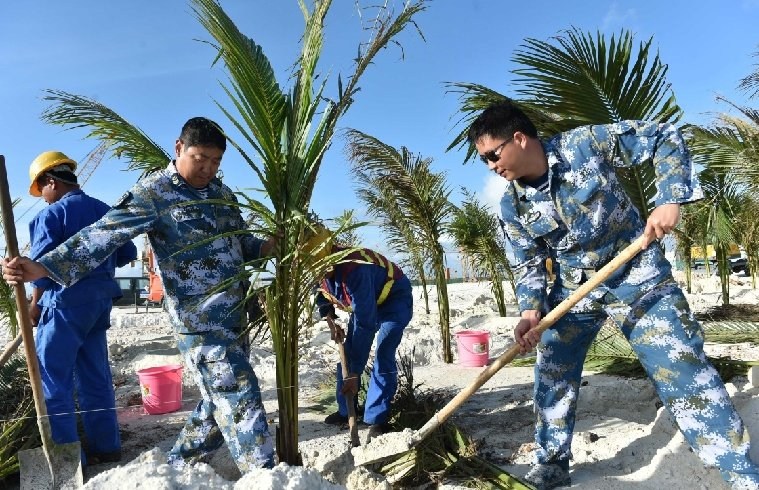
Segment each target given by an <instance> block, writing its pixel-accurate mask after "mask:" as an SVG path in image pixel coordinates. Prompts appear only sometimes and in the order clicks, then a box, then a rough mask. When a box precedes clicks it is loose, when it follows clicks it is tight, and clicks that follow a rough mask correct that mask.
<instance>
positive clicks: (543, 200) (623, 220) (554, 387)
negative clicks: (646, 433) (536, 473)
mask: <svg viewBox="0 0 759 490" xmlns="http://www.w3.org/2000/svg"><path fill="white" fill-rule="evenodd" d="M543 148H544V150H545V154H546V157H547V160H548V175H547V177H548V185H549V188H548V190H547V191H546V192H540V191H538V190H536V189H534V188H532V187H529V186H527V185H524V184H521V183H520V182H518V181H513V182H511V183H510V184H509V186H508V188H507V190H506V192H505V194H504V196H503V199H502V200H501V208H502V213H503V219H504V221H505V223H506V228H505V229H506V233H507V235H508V237H509V242H510V244H511V245H512V248H513V252H514V265H515V269H516V270H517V272H518V274H519V275H520V277H519V280H518V282H517V300H518V302H519V306H520V310H522V311H524V310H541V311H543V312H545V311H547V310H550V309H551V308H552V307H554V306H556V305H557V304H558V303H559V302H561V301H562V300H563V299H565V298H566V297H567V296H569V295H570V294H571V293H572V292H573V291H574V290H575V289H576V288H577V287H578V286H579V285H580V284H582V283H583V282H585V281H586V280H587V278H588V277H590V276H592V275H593V274H594V273H595V271H596V270H598V269H600V268H601V267H602V266H603V265H605V264H606V263H607V262H608V261H609V260H610V259H612V258H613V257H614V256H615V255H616V254H617V253H618V252H619V251H621V250H622V249H623V248H624V247H625V246H627V245H628V244H629V243H631V242H632V241H633V240H634V239H635V238H636V237H637V236H639V235H640V234H641V233H642V232H643V229H644V228H645V222H644V220H643V219H642V218H641V216H640V215H639V213H638V212H637V210H636V208H635V207H634V206H633V205H632V203H631V202H630V200H629V198H628V197H627V195H626V194H625V192H624V191H623V189H622V187H621V185H620V182H619V180H618V177H617V173H616V172H615V169H614V168H613V167H629V166H632V165H636V166H641V168H643V166H647V168H648V169H649V170H652V171H654V172H655V175H656V179H655V180H656V189H655V196H654V200H655V204H656V206H659V205H662V204H667V203H685V202H689V201H693V200H697V199H700V198H701V197H702V194H701V189H700V186H699V184H698V182H697V180H696V179H695V177H694V176H693V175H692V168H691V161H690V157H689V155H688V152H687V149H686V147H685V143H684V141H683V139H682V136H681V135H680V133H679V132H678V131H677V130H676V129H675V128H674V127H672V126H670V125H666V124H665V125H659V124H653V123H643V122H635V121H627V122H622V123H618V124H614V125H605V126H585V127H580V128H577V129H575V130H572V131H569V132H566V133H562V134H560V135H558V136H556V137H554V138H552V139H550V140H548V141H544V142H543ZM621 171H624V170H623V169H622V170H621ZM548 257H551V258H552V259H553V262H554V264H555V265H554V272H555V274H556V281H555V283H554V285H553V286H552V287H551V288H550V290H549V289H548V287H547V286H548V285H547V274H546V267H545V259H546V258H548ZM607 315H608V316H609V317H610V318H612V319H613V320H614V321H615V322H616V323H617V324H618V325H619V326H620V328H621V329H622V332H623V333H624V334H625V336H626V337H627V338H628V340H629V341H630V344H631V345H632V348H633V349H634V350H635V352H636V354H637V355H638V357H639V359H640V361H641V363H642V364H643V366H644V367H645V369H646V371H647V373H648V375H649V377H650V378H651V380H652V381H653V383H654V386H655V388H656V390H657V393H658V394H659V396H660V398H661V400H662V401H663V402H664V405H665V406H666V407H667V408H668V409H669V411H670V412H671V413H672V414H673V415H674V416H675V418H676V419H677V423H678V425H679V426H680V429H681V430H682V432H683V434H684V435H685V437H686V439H687V441H688V443H689V444H690V445H691V447H693V449H694V450H695V451H696V453H697V454H698V455H699V457H701V459H702V460H703V461H704V462H705V463H707V464H710V465H716V466H718V467H719V468H720V471H721V472H722V476H723V477H724V478H725V479H726V480H727V481H729V482H734V484H736V485H738V488H740V484H741V482H742V483H745V484H746V485H756V484H759V468H758V467H757V465H755V464H754V463H752V462H751V461H750V459H749V458H748V450H749V441H748V433H747V431H745V429H744V426H743V423H742V421H741V419H740V416H739V415H738V414H737V412H736V411H735V409H734V408H733V405H732V403H731V401H730V399H729V397H728V394H727V392H726V391H725V388H724V385H723V383H722V381H721V380H720V378H719V376H718V374H717V372H716V371H715V370H714V368H713V367H712V366H711V365H710V364H709V363H708V362H707V360H706V357H705V355H704V352H703V341H704V339H703V333H702V330H701V327H700V325H699V324H698V323H697V322H696V320H695V319H694V317H693V314H692V313H691V311H690V308H689V306H688V303H687V301H686V298H685V296H684V295H683V293H682V291H681V290H680V288H679V287H678V286H677V285H676V283H675V282H674V280H673V278H672V273H671V269H670V265H669V262H668V261H667V260H666V259H665V258H664V253H663V250H662V248H661V247H660V245H659V244H658V243H654V244H652V245H650V246H649V247H648V248H647V249H646V250H644V251H642V252H641V253H639V254H638V256H637V257H636V258H634V259H633V260H632V261H631V262H630V263H628V264H627V265H626V266H624V267H623V268H622V269H621V270H618V271H617V272H616V273H615V274H613V275H612V276H611V277H610V278H609V279H607V280H606V281H605V282H604V283H603V284H602V285H601V286H600V287H599V288H597V289H596V290H595V291H593V292H592V293H591V294H590V295H589V296H588V297H586V298H585V299H584V300H582V301H580V302H579V303H578V304H577V305H576V306H575V307H574V308H573V309H572V310H571V311H570V313H568V314H567V315H565V316H564V317H563V318H562V319H561V320H559V321H558V322H557V323H556V325H555V326H554V328H552V329H549V330H547V331H546V332H544V334H543V336H542V338H541V343H540V345H539V347H538V361H537V364H536V367H535V409H536V442H537V444H538V446H539V449H538V450H537V460H538V462H539V463H547V462H559V463H563V464H568V460H569V459H570V458H571V443H572V432H573V428H574V423H575V409H576V404H577V396H578V392H579V386H580V378H581V374H582V364H583V361H584V359H585V355H586V353H587V350H588V347H589V346H590V344H591V342H592V340H593V338H594V337H595V335H596V334H597V333H598V330H599V329H600V327H601V325H602V323H603V322H604V320H605V318H606V317H607ZM747 488H756V487H755V486H748V487H747Z"/></svg>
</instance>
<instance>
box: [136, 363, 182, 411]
mask: <svg viewBox="0 0 759 490" xmlns="http://www.w3.org/2000/svg"><path fill="white" fill-rule="evenodd" d="M137 377H138V378H139V380H140V390H141V391H142V406H143V407H144V408H145V411H146V412H147V413H149V414H151V415H156V414H159V413H168V412H176V411H177V410H179V409H180V408H181V407H182V366H181V365H179V364H170V365H168V366H157V367H151V368H146V369H140V370H139V371H137Z"/></svg>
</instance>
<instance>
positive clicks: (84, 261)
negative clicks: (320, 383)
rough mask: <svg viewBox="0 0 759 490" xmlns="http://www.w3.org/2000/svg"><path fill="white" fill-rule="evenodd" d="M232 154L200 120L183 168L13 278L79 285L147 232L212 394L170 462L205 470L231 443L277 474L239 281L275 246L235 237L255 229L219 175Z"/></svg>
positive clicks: (16, 268)
mask: <svg viewBox="0 0 759 490" xmlns="http://www.w3.org/2000/svg"><path fill="white" fill-rule="evenodd" d="M225 150H226V137H225V136H224V133H223V132H222V131H221V129H220V128H219V126H218V125H217V124H216V123H214V122H213V121H210V120H209V119H206V118H203V117H195V118H191V119H190V120H188V121H187V122H186V123H185V124H184V126H183V127H182V130H181V133H180V135H179V138H178V139H177V140H176V143H175V146H174V151H175V155H176V159H175V160H172V161H170V162H169V163H168V166H167V167H166V168H165V169H164V170H161V171H157V172H154V173H152V174H150V175H148V176H147V177H145V178H143V179H141V180H140V181H139V182H137V184H135V185H134V186H133V187H132V188H131V189H130V190H129V191H128V192H127V193H126V194H124V195H123V196H122V197H121V199H119V200H118V202H117V203H116V204H115V205H114V206H113V208H112V209H111V210H110V211H109V212H108V213H106V215H105V216H104V217H103V218H102V219H101V220H100V221H98V222H97V223H95V224H94V225H92V226H89V227H87V228H85V229H83V230H82V231H81V232H79V233H78V234H76V235H74V236H73V237H72V238H70V239H69V240H67V241H66V242H64V243H63V244H62V245H59V246H58V247H56V248H55V249H53V250H51V251H49V252H47V253H46V254H45V255H43V256H41V257H39V258H38V260H37V261H36V262H35V261H30V260H29V259H28V258H24V257H19V258H16V259H13V260H11V261H9V260H7V259H6V260H5V261H4V263H3V276H4V278H5V279H6V281H8V282H9V283H15V282H20V281H23V280H30V279H31V280H33V279H37V278H39V277H50V278H52V279H53V280H55V281H56V282H57V283H59V284H63V285H66V286H71V285H72V284H76V283H77V281H79V280H80V279H81V278H82V277H83V276H85V275H86V274H88V273H89V272H90V271H91V270H93V269H95V268H97V266H98V265H99V264H100V263H101V262H102V261H103V260H105V259H106V257H108V256H109V255H110V254H111V253H112V252H113V251H114V250H116V249H117V248H118V247H120V246H121V245H122V244H124V243H126V242H128V241H129V240H130V239H132V238H134V237H136V236H138V235H141V234H143V233H146V234H147V237H148V240H149V242H150V247H151V249H152V250H153V252H154V254H155V258H156V261H157V265H158V268H159V271H160V275H161V280H162V282H163V287H164V293H165V304H166V309H167V311H168V313H169V318H170V321H171V324H172V327H173V328H174V332H175V334H176V338H177V347H178V348H179V351H180V353H181V354H182V355H183V357H184V364H185V370H186V371H187V372H189V373H190V374H191V375H192V376H193V378H194V380H195V382H196V383H197V385H198V388H199V389H200V393H201V395H202V400H201V401H200V402H198V404H197V406H196V407H195V410H193V412H192V413H191V414H190V416H189V417H188V419H187V422H186V423H185V426H184V428H183V429H182V431H181V433H180V434H179V437H178V438H177V441H176V443H175V444H174V447H173V448H172V449H171V450H170V451H169V456H168V462H169V463H170V464H172V465H173V466H175V467H178V468H181V467H184V466H185V465H187V464H193V463H195V462H198V461H205V460H207V459H208V458H210V457H211V453H212V452H213V451H214V450H216V449H218V448H219V447H220V446H221V445H222V444H224V443H225V442H226V444H227V447H228V448H229V450H230V453H231V454H232V457H233V458H234V460H235V462H236V463H237V466H238V468H239V469H240V471H241V472H242V473H245V472H247V471H250V470H251V469H253V468H256V467H271V466H273V464H274V442H273V438H272V436H271V433H270V431H269V426H268V423H267V420H266V411H265V410H264V406H263V402H262V400H261V391H260V388H259V384H258V378H257V377H256V375H255V373H254V372H253V368H252V367H251V365H250V362H249V360H248V356H246V355H245V352H244V348H243V345H242V343H241V342H240V334H241V332H242V328H243V326H244V322H245V319H244V318H243V313H244V308H240V307H239V306H240V304H241V303H242V301H243V300H244V298H245V296H246V290H245V289H244V287H243V283H242V281H236V280H235V279H236V278H237V277H239V274H241V273H242V272H244V265H245V264H246V263H248V262H249V261H253V260H255V259H258V258H259V257H261V256H262V255H267V254H268V252H269V251H270V249H271V247H272V245H273V242H264V241H263V240H261V239H258V238H255V237H253V236H251V235H250V234H247V233H235V232H238V231H240V230H245V229H246V228H247V227H246V225H245V222H244V220H243V217H242V215H241V213H240V207H239V206H238V205H237V200H236V197H235V194H234V192H232V190H231V189H230V188H229V187H227V186H226V185H224V184H223V183H222V182H221V180H220V179H219V178H218V177H217V176H216V174H217V172H218V169H219V166H220V165H221V160H222V156H223V154H224V151H225ZM193 245H194V246H193ZM222 286H223V287H222Z"/></svg>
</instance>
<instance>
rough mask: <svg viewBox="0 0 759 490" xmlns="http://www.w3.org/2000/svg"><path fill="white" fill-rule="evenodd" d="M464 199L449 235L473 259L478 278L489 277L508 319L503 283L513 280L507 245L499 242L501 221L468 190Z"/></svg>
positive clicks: (502, 314)
mask: <svg viewBox="0 0 759 490" xmlns="http://www.w3.org/2000/svg"><path fill="white" fill-rule="evenodd" d="M464 196H465V199H464V202H463V203H462V204H461V206H460V207H459V208H458V209H456V211H454V213H453V219H452V220H451V223H450V225H449V226H448V232H449V233H450V234H451V235H452V236H453V239H454V241H455V242H456V245H457V246H458V247H459V249H460V250H462V251H463V252H464V253H465V254H466V255H467V256H468V257H470V258H471V260H472V266H473V268H474V272H475V274H476V275H478V276H487V277H490V281H491V286H490V287H491V289H492V291H493V294H494V295H495V298H496V304H497V305H498V313H499V314H500V315H501V316H506V301H505V299H504V292H503V281H504V279H507V278H510V277H511V274H510V273H511V269H510V267H509V263H508V260H507V258H506V249H505V248H504V244H503V243H502V241H501V240H499V236H500V233H499V231H500V230H499V227H500V225H499V224H498V217H496V216H495V215H494V214H493V213H492V212H490V210H489V209H488V208H487V207H486V206H484V205H483V204H481V203H480V202H479V201H478V200H477V198H476V197H474V195H472V194H471V193H469V192H468V191H466V189H465V190H464ZM504 276H505V277H504ZM512 284H513V281H512Z"/></svg>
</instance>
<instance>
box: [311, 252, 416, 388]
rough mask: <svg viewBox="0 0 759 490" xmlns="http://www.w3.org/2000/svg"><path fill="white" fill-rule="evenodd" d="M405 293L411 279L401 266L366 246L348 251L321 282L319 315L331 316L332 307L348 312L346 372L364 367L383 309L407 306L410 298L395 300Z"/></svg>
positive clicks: (409, 305)
mask: <svg viewBox="0 0 759 490" xmlns="http://www.w3.org/2000/svg"><path fill="white" fill-rule="evenodd" d="M406 296H409V297H410V296H411V282H410V281H409V280H408V278H407V277H406V275H405V274H404V273H403V271H402V270H401V269H400V267H398V266H397V265H395V264H394V263H393V262H391V261H390V260H388V259H387V258H385V257H384V256H383V255H381V254H379V253H377V252H375V251H373V250H369V249H359V250H358V251H356V252H352V253H350V254H349V255H348V256H346V257H345V259H343V262H341V263H339V264H337V265H336V266H335V267H334V273H333V274H332V275H331V276H330V277H329V278H327V279H324V281H322V284H321V287H320V288H319V290H318V292H317V295H316V304H317V306H318V307H319V314H320V315H321V317H322V318H324V317H326V316H334V314H335V307H337V308H340V309H342V310H344V311H347V312H349V313H350V314H351V317H350V322H349V325H348V328H349V329H351V336H352V338H351V349H350V352H347V353H346V354H347V356H348V370H349V372H351V373H360V372H362V371H363V370H364V367H365V366H366V363H367V360H368V358H369V352H370V350H371V347H372V343H373V342H374V336H375V334H376V333H377V330H378V329H379V327H380V324H381V322H382V316H383V315H382V314H383V312H388V313H391V312H392V311H393V309H394V308H410V307H411V304H412V302H411V301H398V299H400V298H401V297H403V298H405V297H406Z"/></svg>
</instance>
